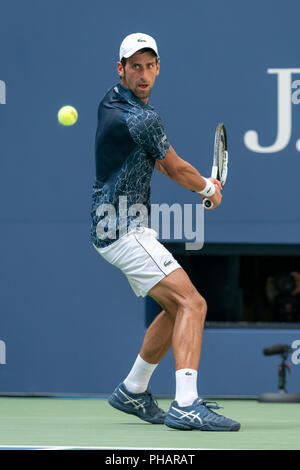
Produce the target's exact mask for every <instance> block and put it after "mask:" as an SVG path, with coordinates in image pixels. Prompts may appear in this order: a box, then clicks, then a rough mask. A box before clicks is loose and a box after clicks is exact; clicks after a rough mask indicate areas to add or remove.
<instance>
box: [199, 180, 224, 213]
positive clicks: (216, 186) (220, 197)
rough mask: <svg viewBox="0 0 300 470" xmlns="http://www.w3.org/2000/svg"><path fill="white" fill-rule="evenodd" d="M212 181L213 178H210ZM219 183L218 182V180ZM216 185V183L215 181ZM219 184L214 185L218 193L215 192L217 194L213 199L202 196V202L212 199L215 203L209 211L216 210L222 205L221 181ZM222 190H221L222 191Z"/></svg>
mask: <svg viewBox="0 0 300 470" xmlns="http://www.w3.org/2000/svg"><path fill="white" fill-rule="evenodd" d="M209 179H211V180H213V179H212V178H209ZM216 181H217V180H216ZM213 183H214V181H213ZM217 183H218V184H216V183H214V184H215V188H216V191H215V194H214V195H213V196H211V197H206V196H202V195H201V199H202V202H203V201H204V199H210V200H211V201H212V203H213V206H212V207H210V208H208V209H207V210H209V211H212V210H213V209H215V208H216V207H218V206H219V205H220V204H221V200H222V197H223V196H222V193H221V191H222V187H221V184H220V182H219V181H217ZM220 188H221V189H220Z"/></svg>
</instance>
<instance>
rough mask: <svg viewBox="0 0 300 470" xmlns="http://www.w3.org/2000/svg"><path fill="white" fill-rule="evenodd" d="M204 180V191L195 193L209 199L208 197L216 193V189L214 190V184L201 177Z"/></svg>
mask: <svg viewBox="0 0 300 470" xmlns="http://www.w3.org/2000/svg"><path fill="white" fill-rule="evenodd" d="M202 178H203V179H204V180H205V183H206V185H205V188H204V189H201V191H197V193H199V194H201V195H202V196H205V197H210V196H213V195H214V194H215V192H216V188H215V185H214V183H213V182H212V181H211V180H209V179H207V178H204V177H202Z"/></svg>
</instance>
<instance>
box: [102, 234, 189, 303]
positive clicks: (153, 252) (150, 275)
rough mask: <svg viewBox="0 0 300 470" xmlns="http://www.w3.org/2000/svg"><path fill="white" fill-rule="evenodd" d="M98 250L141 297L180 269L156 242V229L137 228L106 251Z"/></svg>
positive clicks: (168, 253)
mask: <svg viewBox="0 0 300 470" xmlns="http://www.w3.org/2000/svg"><path fill="white" fill-rule="evenodd" d="M94 246H95V245H94ZM95 248H96V250H97V251H98V253H100V255H101V256H102V257H103V258H104V259H105V260H106V261H108V262H109V263H111V264H112V265H114V266H116V267H117V268H119V269H120V270H121V271H122V272H123V273H124V274H125V276H126V277H127V279H128V282H129V284H130V286H131V287H132V289H133V291H134V292H135V294H136V295H137V296H138V297H146V295H147V294H148V292H149V290H150V289H152V287H153V286H155V285H156V284H157V283H158V282H159V281H161V280H162V279H163V278H164V277H166V276H167V275H168V274H170V273H171V272H173V271H174V270H175V269H178V268H180V267H181V266H180V265H179V263H178V262H177V261H176V260H175V258H174V257H173V255H172V254H171V253H170V252H169V251H168V250H167V249H166V248H165V247H164V246H163V245H162V244H161V243H160V242H159V241H158V240H157V233H156V232H155V230H153V229H150V228H146V227H139V228H136V229H135V230H133V231H131V232H129V233H127V234H126V235H124V236H123V237H121V238H119V240H117V241H115V242H114V243H112V244H111V245H108V246H107V247H105V248H97V247H96V246H95Z"/></svg>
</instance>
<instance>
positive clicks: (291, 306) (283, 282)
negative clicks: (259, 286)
mask: <svg viewBox="0 0 300 470" xmlns="http://www.w3.org/2000/svg"><path fill="white" fill-rule="evenodd" d="M273 283H274V288H275V290H276V291H277V295H276V297H275V301H274V310H275V312H274V313H275V315H276V320H277V321H280V322H293V321H296V316H297V313H298V310H299V302H298V298H297V297H296V296H294V295H292V292H293V290H294V289H295V287H296V281H295V279H294V278H293V276H291V274H289V273H285V272H281V273H277V274H276V275H275V276H274V280H273Z"/></svg>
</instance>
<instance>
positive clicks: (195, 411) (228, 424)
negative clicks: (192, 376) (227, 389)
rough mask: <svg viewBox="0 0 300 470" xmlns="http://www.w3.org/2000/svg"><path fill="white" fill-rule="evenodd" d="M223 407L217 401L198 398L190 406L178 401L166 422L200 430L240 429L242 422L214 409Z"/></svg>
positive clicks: (182, 427)
mask: <svg viewBox="0 0 300 470" xmlns="http://www.w3.org/2000/svg"><path fill="white" fill-rule="evenodd" d="M220 408H222V407H221V406H219V405H218V404H217V403H216V402H210V401H204V400H202V399H200V398H196V400H195V401H194V402H193V404H192V405H190V406H179V405H178V403H177V401H173V402H172V403H171V405H170V409H169V412H168V414H167V417H166V419H165V424H166V425H167V426H168V427H170V428H175V429H183V430H192V429H198V430H199V431H238V430H239V429H240V427H241V425H240V423H238V422H237V421H234V420H232V419H229V418H226V417H225V416H222V415H219V414H217V413H215V412H214V411H212V409H217V410H218V409H220Z"/></svg>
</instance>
